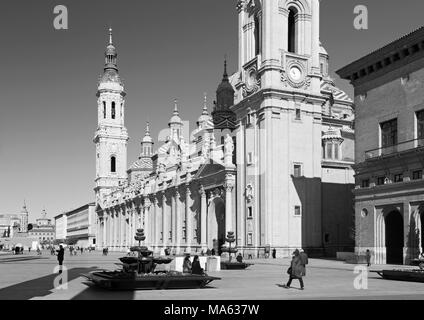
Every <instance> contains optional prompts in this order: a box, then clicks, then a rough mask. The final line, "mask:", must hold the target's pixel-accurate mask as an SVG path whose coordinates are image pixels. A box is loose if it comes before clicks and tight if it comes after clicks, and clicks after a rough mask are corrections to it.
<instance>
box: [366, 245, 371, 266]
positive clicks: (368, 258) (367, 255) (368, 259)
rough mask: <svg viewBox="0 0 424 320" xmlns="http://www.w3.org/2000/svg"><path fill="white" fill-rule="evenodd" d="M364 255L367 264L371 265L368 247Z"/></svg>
mask: <svg viewBox="0 0 424 320" xmlns="http://www.w3.org/2000/svg"><path fill="white" fill-rule="evenodd" d="M365 257H366V259H367V266H368V267H371V251H370V250H369V249H367V251H366V252H365Z"/></svg>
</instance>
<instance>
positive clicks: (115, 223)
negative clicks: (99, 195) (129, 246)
mask: <svg viewBox="0 0 424 320" xmlns="http://www.w3.org/2000/svg"><path fill="white" fill-rule="evenodd" d="M113 250H114V251H118V213H117V212H116V211H114V212H113Z"/></svg>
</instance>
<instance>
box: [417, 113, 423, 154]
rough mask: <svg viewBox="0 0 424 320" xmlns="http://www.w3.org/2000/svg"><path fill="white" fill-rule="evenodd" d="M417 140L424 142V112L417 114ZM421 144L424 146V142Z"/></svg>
mask: <svg viewBox="0 0 424 320" xmlns="http://www.w3.org/2000/svg"><path fill="white" fill-rule="evenodd" d="M417 138H418V140H424V110H421V111H418V112H417ZM420 142H421V143H420V146H421V145H424V141H420Z"/></svg>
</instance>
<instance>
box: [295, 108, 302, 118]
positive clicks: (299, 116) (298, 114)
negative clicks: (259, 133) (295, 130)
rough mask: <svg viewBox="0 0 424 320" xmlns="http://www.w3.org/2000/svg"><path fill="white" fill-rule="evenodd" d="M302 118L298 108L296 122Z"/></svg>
mask: <svg viewBox="0 0 424 320" xmlns="http://www.w3.org/2000/svg"><path fill="white" fill-rule="evenodd" d="M300 118H301V114H300V109H299V108H297V109H296V120H300Z"/></svg>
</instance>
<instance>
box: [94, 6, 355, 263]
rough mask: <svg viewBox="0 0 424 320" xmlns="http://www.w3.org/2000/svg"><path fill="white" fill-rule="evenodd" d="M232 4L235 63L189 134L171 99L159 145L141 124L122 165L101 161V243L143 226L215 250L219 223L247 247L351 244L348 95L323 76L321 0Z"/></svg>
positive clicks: (159, 246)
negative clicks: (136, 152)
mask: <svg viewBox="0 0 424 320" xmlns="http://www.w3.org/2000/svg"><path fill="white" fill-rule="evenodd" d="M237 12H238V19H239V64H238V71H237V72H236V73H234V74H232V75H231V76H228V74H227V66H226V65H225V68H224V76H223V79H222V82H221V84H220V85H219V86H218V89H217V98H216V104H215V106H214V109H213V112H212V114H211V115H209V112H208V108H207V104H206V103H205V104H204V106H203V112H202V114H201V116H200V117H199V120H198V128H197V129H196V130H195V131H194V132H193V133H192V134H191V135H190V137H189V138H187V137H185V136H184V134H182V133H183V132H184V126H183V122H182V120H181V118H180V116H179V112H178V106H177V104H175V107H174V114H173V116H172V118H171V120H170V121H169V138H168V140H167V142H166V143H165V144H164V145H162V146H160V147H159V149H157V151H156V152H153V140H152V139H151V138H150V133H149V129H147V130H146V136H145V138H144V139H143V141H142V152H141V154H140V157H139V159H138V160H137V161H136V162H135V163H133V164H132V165H131V166H130V168H129V169H128V171H127V172H126V173H127V175H124V174H122V172H120V173H119V179H114V177H113V176H112V175H110V174H109V172H108V171H105V172H104V174H100V172H101V168H100V167H99V166H98V175H99V179H103V177H104V179H103V180H101V181H102V183H98V184H97V188H96V194H97V197H96V199H97V208H96V211H97V214H98V237H97V238H98V239H99V241H98V245H99V247H100V246H104V247H105V246H107V247H109V248H111V249H112V250H122V249H124V248H126V247H128V246H129V245H132V244H134V243H135V241H134V240H133V236H134V233H135V229H136V228H140V227H142V228H144V229H145V232H146V236H147V240H146V242H147V243H146V244H147V245H148V246H149V247H151V248H153V249H155V250H156V251H160V250H163V249H164V248H167V247H170V248H172V249H173V250H174V251H175V252H176V253H180V252H183V251H186V252H199V251H201V250H206V249H208V248H209V249H211V248H212V247H216V248H220V247H221V245H226V244H225V240H224V239H225V235H226V233H227V232H228V231H234V232H235V234H236V240H237V242H236V245H237V246H238V248H239V250H240V251H241V252H243V254H245V255H247V254H253V255H255V256H256V255H259V256H260V255H263V254H264V252H265V250H266V249H267V248H275V249H276V251H277V256H279V257H282V256H285V257H286V256H289V255H290V254H291V252H292V251H293V250H294V249H295V248H301V247H302V248H304V249H305V250H307V251H309V252H310V253H311V254H313V253H317V254H325V253H327V254H335V251H337V250H344V249H345V248H348V247H350V246H352V247H353V243H352V240H351V239H350V238H349V230H350V229H352V226H351V223H352V222H353V206H350V203H351V200H350V199H351V189H352V188H353V182H354V179H353V170H352V168H351V166H352V165H353V161H354V154H353V152H354V143H353V141H354V140H353V138H354V130H353V121H354V112H353V103H352V100H351V99H349V97H348V96H347V95H346V94H345V93H344V92H343V91H341V90H340V89H338V88H337V87H336V86H335V84H334V82H333V80H332V79H331V78H330V76H329V73H328V70H329V67H328V63H329V56H328V53H327V52H326V51H325V49H324V48H323V46H322V45H321V43H320V41H319V1H318V0H300V1H291V0H287V1H286V0H269V1H266V2H264V1H258V0H256V1H253V0H251V1H238V4H237ZM114 56H115V57H116V52H115V51H114ZM115 62H116V61H115ZM114 70H115V71H116V72H117V68H115V69H114ZM105 72H106V69H105ZM102 79H105V77H102ZM118 79H119V76H115V78H114V80H113V81H115V82H116V83H119V80H118ZM102 81H104V80H102ZM100 86H104V84H103V82H101V83H100V85H99V87H100ZM111 90H112V89H108V90H105V91H104V93H103V94H105V95H107V94H109V91H111ZM118 91H119V90H118ZM119 92H121V91H119ZM99 106H100V107H102V105H101V104H99ZM102 123H104V121H103V114H102V112H99V125H100V126H101V124H102ZM118 127H119V128H120V130H121V133H122V134H117V136H118V137H119V138H118V139H120V140H119V141H121V142H122V143H121V144H120V146H122V148H125V146H126V144H125V143H124V142H125V141H126V140H125V139H127V136H126V135H125V134H126V130H124V126H123V121H122V122H120V124H119V126H118ZM124 132H125V133H124ZM95 141H97V142H98V141H99V140H98V139H97V140H95ZM103 141H104V143H105V144H106V145H109V144H111V143H112V141H113V140H112V137H105V138H104V140H103ZM103 152H105V153H106V154H105V155H102V154H101V155H100V158H102V157H104V158H103V159H110V156H111V152H110V151H109V150H108V149H103ZM121 156H122V157H123V158H125V157H126V156H125V155H124V154H122V155H121ZM107 161H109V160H107ZM106 163H108V162H106ZM106 168H107V166H106ZM108 177H109V178H108ZM98 181H100V180H98ZM117 183H118V184H117ZM346 204H348V205H346Z"/></svg>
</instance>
